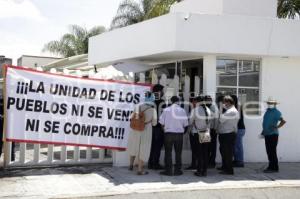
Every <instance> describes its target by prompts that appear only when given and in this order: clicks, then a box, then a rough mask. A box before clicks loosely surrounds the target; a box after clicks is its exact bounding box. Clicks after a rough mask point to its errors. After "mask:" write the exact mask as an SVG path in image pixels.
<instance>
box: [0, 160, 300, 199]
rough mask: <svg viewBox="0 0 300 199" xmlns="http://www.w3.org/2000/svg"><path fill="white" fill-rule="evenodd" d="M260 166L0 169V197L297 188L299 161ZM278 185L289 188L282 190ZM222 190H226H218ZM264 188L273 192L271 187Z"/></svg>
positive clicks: (293, 190) (299, 170) (187, 192)
mask: <svg viewBox="0 0 300 199" xmlns="http://www.w3.org/2000/svg"><path fill="white" fill-rule="evenodd" d="M264 166H265V164H247V167H246V168H243V169H236V175H235V176H221V175H219V174H218V172H217V171H216V170H215V169H213V170H209V172H208V177H207V178H199V177H196V176H194V175H193V172H192V171H187V172H185V173H184V175H183V176H176V177H165V176H161V175H159V173H158V172H157V171H151V172H150V174H149V175H147V176H137V175H136V174H135V173H134V172H130V171H128V170H127V168H114V167H110V166H95V165H94V166H82V167H60V168H44V169H28V170H11V171H9V170H5V171H0V178H1V180H0V198H39V199H43V198H89V197H90V198H91V197H92V198H93V197H95V198H97V197H100V196H114V197H116V198H118V197H119V198H122V197H128V194H134V195H135V197H137V198H138V197H140V196H143V195H140V194H144V195H145V198H147V197H151V196H153V197H151V198H152V199H154V197H160V198H162V197H161V196H164V194H167V195H168V194H169V195H170V197H171V196H172V194H175V195H176V196H177V195H178V196H179V194H191V193H195V194H192V196H193V197H194V196H197V195H199V194H200V193H203V194H207V196H210V195H211V196H213V194H215V193H217V194H219V195H220V196H222V198H223V196H224V197H230V194H231V193H232V194H234V195H236V196H238V195H237V194H241V198H243V197H244V196H245V197H244V198H247V197H248V193H250V196H252V195H251V194H252V193H256V192H257V193H258V195H257V196H260V195H262V196H265V195H266V194H265V192H264V191H265V190H264V189H266V188H276V191H278V190H279V192H280V194H284V193H287V194H290V193H295V192H298V188H300V163H298V164H297V163H291V164H288V163H284V164H281V172H280V173H277V174H264V173H262V170H263V168H264ZM281 189H284V190H285V189H287V190H288V191H287V192H286V191H283V192H281V191H280V190H281ZM215 190H218V191H215ZM223 190H225V191H226V194H223V193H222V191H223ZM251 190H254V191H253V192H252V191H251ZM268 190H269V189H268ZM203 191H204V192H203ZM169 192H178V193H169ZM269 192H270V194H273V193H275V192H273V191H272V190H271V191H269ZM150 193H151V194H150ZM152 193H156V194H152ZM198 193H199V194H198ZM227 193H228V195H227ZM266 193H268V191H267V192H266ZM149 194H150V195H149ZM243 194H246V195H243ZM126 195H127V196H126ZM200 195H201V194H200ZM219 195H217V196H219ZM242 196H243V197H242ZM246 196H247V197H246ZM217 198H218V197H217ZM248 198H249V197H248ZM258 198H259V197H258ZM270 198H273V197H270Z"/></svg>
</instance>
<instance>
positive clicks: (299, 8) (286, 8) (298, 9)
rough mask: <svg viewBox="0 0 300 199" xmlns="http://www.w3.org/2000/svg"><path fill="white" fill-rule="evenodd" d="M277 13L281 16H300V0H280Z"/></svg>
mask: <svg viewBox="0 0 300 199" xmlns="http://www.w3.org/2000/svg"><path fill="white" fill-rule="evenodd" d="M277 15H278V17H279V18H290V19H295V18H296V17H299V15H300V0H278V7H277Z"/></svg>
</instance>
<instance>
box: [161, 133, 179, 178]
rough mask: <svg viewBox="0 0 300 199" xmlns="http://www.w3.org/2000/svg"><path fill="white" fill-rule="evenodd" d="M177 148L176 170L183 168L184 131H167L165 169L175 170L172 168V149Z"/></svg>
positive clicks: (168, 170)
mask: <svg viewBox="0 0 300 199" xmlns="http://www.w3.org/2000/svg"><path fill="white" fill-rule="evenodd" d="M173 146H174V149H175V160H176V164H175V171H179V170H181V165H182V161H181V154H182V146H183V133H165V169H166V171H167V172H171V173H172V171H173V169H172V166H173V164H172V150H173Z"/></svg>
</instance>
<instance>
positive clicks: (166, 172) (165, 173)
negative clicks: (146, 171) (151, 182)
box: [159, 171, 173, 176]
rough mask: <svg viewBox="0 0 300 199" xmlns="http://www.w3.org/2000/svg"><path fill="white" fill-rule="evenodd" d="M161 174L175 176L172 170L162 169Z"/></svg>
mask: <svg viewBox="0 0 300 199" xmlns="http://www.w3.org/2000/svg"><path fill="white" fill-rule="evenodd" d="M159 174H160V175H164V176H173V174H172V172H170V171H162V172H160V173H159Z"/></svg>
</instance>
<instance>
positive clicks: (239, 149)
mask: <svg viewBox="0 0 300 199" xmlns="http://www.w3.org/2000/svg"><path fill="white" fill-rule="evenodd" d="M245 132H246V131H245V129H239V130H238V132H237V136H236V141H235V146H234V161H235V162H237V163H241V164H243V163H244V148H243V137H244V136H245Z"/></svg>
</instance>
